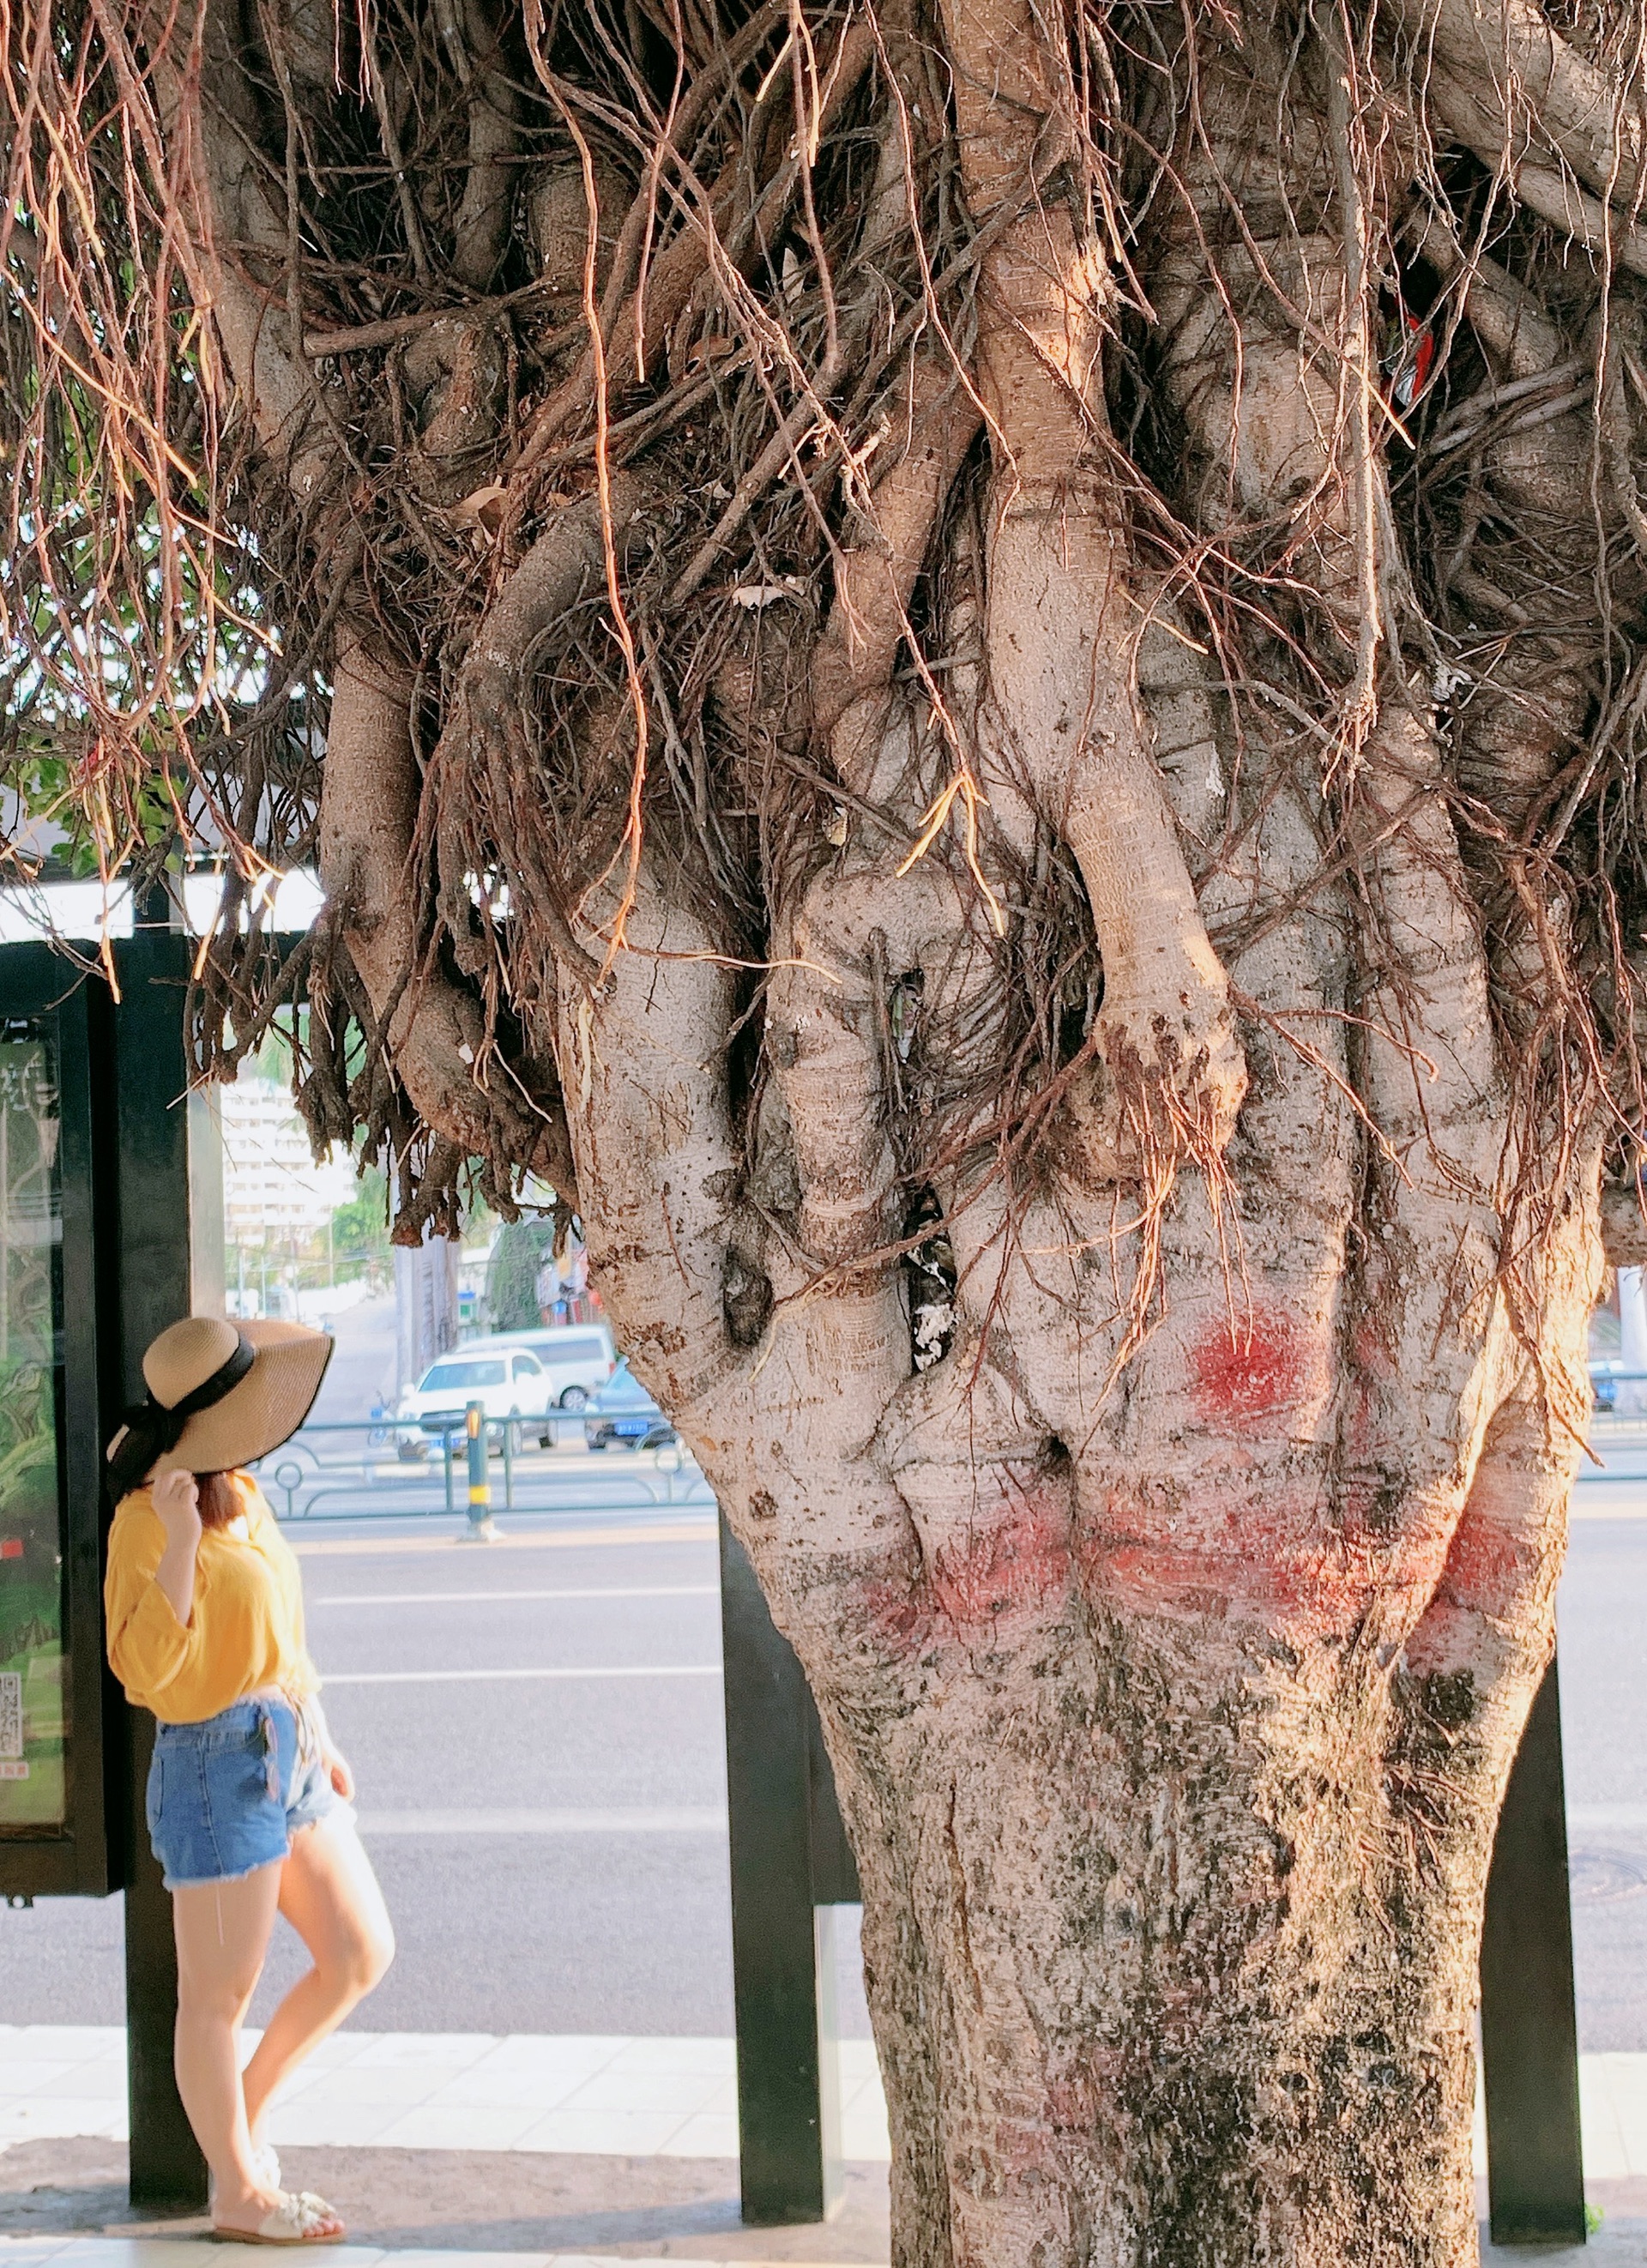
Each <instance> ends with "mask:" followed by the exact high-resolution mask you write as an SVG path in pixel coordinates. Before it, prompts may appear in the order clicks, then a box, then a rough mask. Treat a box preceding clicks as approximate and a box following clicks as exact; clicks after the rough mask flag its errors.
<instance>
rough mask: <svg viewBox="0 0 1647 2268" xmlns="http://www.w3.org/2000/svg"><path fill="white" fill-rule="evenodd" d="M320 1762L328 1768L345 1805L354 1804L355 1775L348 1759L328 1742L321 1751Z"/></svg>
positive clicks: (329, 1774)
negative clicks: (350, 1768)
mask: <svg viewBox="0 0 1647 2268" xmlns="http://www.w3.org/2000/svg"><path fill="white" fill-rule="evenodd" d="M320 1761H321V1762H322V1764H325V1766H326V1769H327V1775H328V1777H329V1778H330V1779H331V1783H332V1786H333V1788H334V1790H335V1792H336V1793H337V1794H339V1795H341V1796H342V1799H343V1800H344V1802H345V1803H352V1802H353V1801H354V1800H355V1775H354V1773H353V1772H352V1771H350V1770H349V1763H348V1759H347V1758H346V1757H345V1756H343V1755H342V1751H341V1750H339V1749H335V1748H334V1747H333V1746H332V1744H331V1742H329V1741H328V1742H327V1744H326V1746H325V1747H324V1748H323V1749H321V1751H320Z"/></svg>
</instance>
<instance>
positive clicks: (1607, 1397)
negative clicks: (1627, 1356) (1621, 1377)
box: [1590, 1358, 1624, 1410]
mask: <svg viewBox="0 0 1647 2268" xmlns="http://www.w3.org/2000/svg"><path fill="white" fill-rule="evenodd" d="M1623 1367H1624V1366H1623V1364H1622V1363H1621V1362H1620V1361H1618V1360H1616V1359H1613V1358H1607V1359H1604V1360H1602V1361H1600V1362H1592V1364H1591V1366H1590V1388H1591V1391H1592V1393H1593V1395H1595V1406H1596V1408H1597V1409H1598V1410H1616V1409H1617V1408H1618V1399H1619V1381H1618V1373H1620V1372H1621V1370H1622V1369H1623Z"/></svg>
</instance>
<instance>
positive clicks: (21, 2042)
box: [0, 2024, 1647, 2163]
mask: <svg viewBox="0 0 1647 2268" xmlns="http://www.w3.org/2000/svg"><path fill="white" fill-rule="evenodd" d="M256 2037H257V2035H256V2034H254V2033H251V2032H248V2033H247V2034H246V2052H247V2053H248V2054H249V2053H250V2052H251V2049H252V2046H253V2044H254V2043H255V2040H256ZM840 2053H841V2095H842V2150H843V2154H844V2155H845V2156H847V2157H848V2158H856V2159H860V2160H871V2161H880V2162H882V2163H885V2162H886V2161H887V2160H888V2159H889V2158H890V2156H891V2148H890V2145H889V2143H888V2141H887V2137H886V2102H885V2100H884V2098H883V2096H882V2094H881V2085H880V2073H879V2070H878V2069H877V2067H876V2062H875V2051H874V2047H873V2045H872V2043H871V2042H870V2041H868V2040H843V2041H842V2043H841V2051H840ZM125 2055H126V2048H125V2035H124V2033H123V2032H122V2031H121V2029H119V2027H118V2026H114V2025H104V2026H99V2025H68V2024H23V2025H0V2149H3V2148H4V2147H5V2146H6V2144H8V2143H10V2142H21V2141H36V2140H42V2139H47V2138H48V2137H56V2136H64V2135H73V2134H86V2135H100V2136H103V2137H106V2138H107V2139H110V2140H114V2141H123V2140H124V2139H126V2134H127V2125H126V2062H125ZM1643 2062H1647V2058H1643ZM735 2073H736V2064H735V2061H734V2056H733V2045H732V2041H731V2040H730V2039H666V2038H665V2039H644V2038H636V2039H626V2038H616V2037H600V2036H592V2035H589V2034H585V2033H568V2034H535V2033H518V2034H515V2035H513V2036H509V2037H506V2038H501V2039H500V2038H497V2037H496V2036H493V2035H492V2034H489V2033H486V2032H427V2033H426V2032H353V2031H345V2032H339V2033H337V2034H335V2036H333V2037H332V2038H331V2039H329V2040H327V2041H325V2042H324V2043H322V2044H321V2046H320V2048H319V2049H318V2050H317V2051H316V2052H315V2054H314V2055H313V2056H312V2058H310V2060H309V2062H308V2063H307V2064H306V2065H305V2066H304V2068H303V2070H302V2071H301V2072H299V2073H298V2076H297V2078H296V2079H295V2080H293V2081H292V2082H291V2083H290V2086H289V2087H287V2088H285V2089H284V2090H283V2093H282V2095H280V2097H279V2099H278V2101H277V2102H276V2106H275V2110H274V2112H273V2115H272V2117H271V2119H270V2122H269V2131H270V2135H271V2139H273V2140H274V2141H275V2142H276V2144H277V2145H280V2146H289V2147H291V2148H293V2149H298V2148H303V2147H311V2148H322V2147H324V2148H333V2149H366V2148H384V2149H408V2150H562V2151H577V2152H581V2153H585V2154H607V2155H612V2156H618V2157H636V2158H638V2157H652V2156H659V2157H677V2158H735V2157H736V2156H737V2154H738V2113H737V2090H736V2079H735ZM1643 2155H1647V2150H1644V2152H1643Z"/></svg>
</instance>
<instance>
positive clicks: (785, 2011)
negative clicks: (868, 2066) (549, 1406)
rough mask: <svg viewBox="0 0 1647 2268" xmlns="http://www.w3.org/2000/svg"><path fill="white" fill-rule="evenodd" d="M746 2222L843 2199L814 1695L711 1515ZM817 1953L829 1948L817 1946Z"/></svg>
mask: <svg viewBox="0 0 1647 2268" xmlns="http://www.w3.org/2000/svg"><path fill="white" fill-rule="evenodd" d="M721 1625H722V1637H723V1646H724V1660H725V1676H726V1778H727V1803H728V1810H729V1813H730V1832H731V1845H732V1995H733V2001H734V2007H735V2011H736V2022H737V2027H738V2145H739V2161H740V2163H739V2173H740V2176H741V2183H742V2193H743V2217H744V2219H745V2220H746V2221H748V2222H751V2223H753V2224H754V2225H756V2226H760V2227H768V2228H770V2227H774V2226H776V2225H779V2224H783V2223H791V2222H798V2221H814V2220H827V2218H828V2216H829V2214H830V2213H832V2212H833V2211H834V2209H835V2205H836V2204H837V2203H838V2202H839V2200H840V2198H841V2195H842V2169H841V2164H840V2157H839V2142H838V2125H839V2122H838V2119H837V2118H836V2117H835V2107H836V2106H835V2101H834V2100H831V2101H830V2102H828V2103H827V2104H826V2102H825V2099H824V2097H825V2091H826V2085H827V2086H828V2089H829V2092H830V2094H831V2095H832V2096H833V2095H835V2091H836V2088H837V2087H838V2081H836V2080H835V2042H834V2039H833V2037H832V2036H830V2030H831V2028H832V2025H833V2016H834V1993H833V1990H832V1989H829V1988H831V1987H832V1985H833V1978H826V1991H825V1992H823V1993H822V1994H821V1995H820V1992H819V1959H818V1952H819V1947H818V1933H817V1925H816V1919H815V1916H814V1911H813V1887H812V1885H813V1867H812V1808H813V1790H812V1759H811V1756H810V1754H809V1740H808V1715H809V1711H810V1708H811V1697H810V1695H809V1694H808V1692H807V1690H806V1681H805V1677H804V1676H803V1675H802V1674H801V1667H800V1664H799V1662H798V1661H797V1660H796V1658H795V1655H794V1653H793V1651H792V1650H791V1648H790V1646H789V1644H788V1642H787V1640H786V1639H784V1638H783V1637H782V1636H781V1635H780V1634H779V1632H778V1631H777V1630H776V1628H775V1627H774V1625H773V1622H772V1617H771V1616H770V1615H769V1614H768V1611H767V1602H766V1601H765V1599H764V1598H763V1597H762V1596H761V1587H760V1585H759V1584H758V1583H757V1582H756V1580H755V1576H754V1569H753V1568H752V1567H751V1565H749V1561H748V1558H747V1557H746V1554H745V1552H744V1550H743V1547H742V1546H741V1544H739V1543H738V1541H737V1539H736V1538H735V1537H734V1536H733V1535H732V1531H731V1529H730V1528H728V1527H727V1525H726V1522H725V1521H724V1519H723V1520H722V1521H721ZM826 1949H827V1950H828V1949H830V1948H828V1947H827V1946H826Z"/></svg>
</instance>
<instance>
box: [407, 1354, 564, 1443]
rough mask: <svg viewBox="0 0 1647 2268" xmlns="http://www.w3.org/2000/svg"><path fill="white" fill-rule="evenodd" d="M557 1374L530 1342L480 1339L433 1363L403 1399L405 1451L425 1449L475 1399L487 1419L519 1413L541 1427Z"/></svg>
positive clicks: (538, 1429)
mask: <svg viewBox="0 0 1647 2268" xmlns="http://www.w3.org/2000/svg"><path fill="white" fill-rule="evenodd" d="M553 1387H554V1373H552V1372H549V1371H547V1370H545V1368H544V1366H543V1365H542V1364H541V1363H540V1361H539V1360H538V1358H537V1356H536V1355H535V1354H533V1351H532V1350H531V1348H530V1347H525V1346H499V1345H497V1344H496V1342H494V1341H490V1340H486V1339H478V1340H474V1341H471V1343H470V1344H469V1345H468V1346H467V1347H461V1348H459V1349H457V1350H456V1351H454V1352H452V1353H451V1354H443V1355H442V1356H441V1358H440V1359H439V1361H438V1362H434V1363H431V1364H430V1366H429V1368H428V1369H427V1370H426V1371H425V1372H424V1373H423V1376H422V1377H421V1378H420V1379H419V1380H418V1381H417V1383H416V1385H415V1386H414V1387H411V1388H408V1390H407V1392H406V1393H405V1394H404V1395H402V1396H401V1407H400V1410H399V1413H398V1416H399V1424H398V1427H397V1432H398V1436H399V1441H400V1449H401V1455H402V1456H423V1455H425V1454H427V1453H428V1451H429V1449H430V1447H431V1445H432V1444H434V1443H435V1442H437V1441H438V1440H440V1439H441V1437H442V1436H443V1434H445V1433H446V1432H450V1431H451V1429H452V1427H453V1426H454V1425H462V1423H463V1421H464V1417H465V1414H466V1412H467V1409H468V1406H469V1404H470V1403H471V1402H478V1403H480V1405H481V1407H482V1410H485V1412H486V1415H487V1417H488V1418H489V1419H492V1420H503V1419H507V1418H517V1419H518V1420H520V1421H521V1423H522V1425H523V1426H530V1427H531V1428H532V1430H533V1431H534V1432H541V1429H542V1425H543V1420H544V1418H545V1417H546V1415H547V1414H548V1407H549V1403H550V1401H551V1399H552V1395H553Z"/></svg>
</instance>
